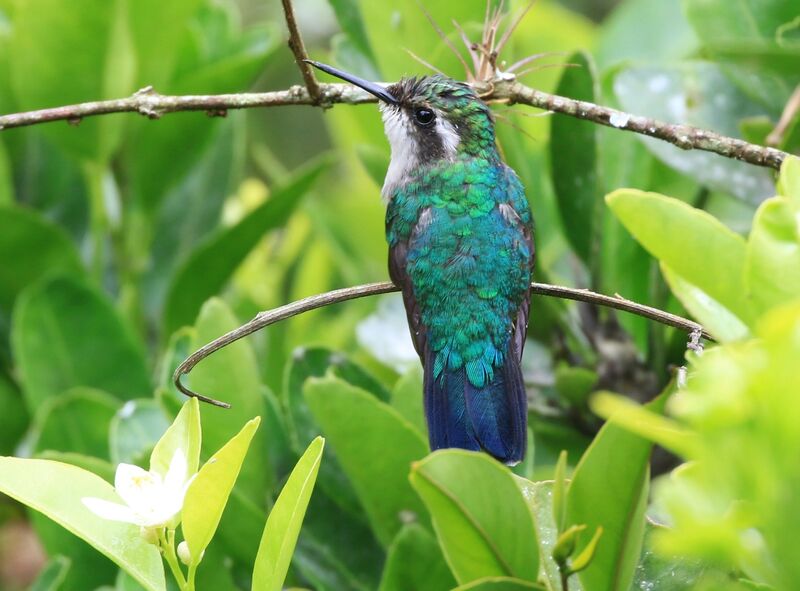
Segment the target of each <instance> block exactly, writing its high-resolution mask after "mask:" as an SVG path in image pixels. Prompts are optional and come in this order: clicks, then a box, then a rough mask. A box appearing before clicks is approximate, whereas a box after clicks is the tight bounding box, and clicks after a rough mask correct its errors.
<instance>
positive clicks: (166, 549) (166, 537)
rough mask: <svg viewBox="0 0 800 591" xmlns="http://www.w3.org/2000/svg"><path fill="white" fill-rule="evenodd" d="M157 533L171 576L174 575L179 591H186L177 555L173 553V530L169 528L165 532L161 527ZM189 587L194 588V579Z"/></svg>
mask: <svg viewBox="0 0 800 591" xmlns="http://www.w3.org/2000/svg"><path fill="white" fill-rule="evenodd" d="M158 535H159V540H160V542H161V553H162V554H163V555H164V560H166V561H167V565H168V566H169V570H170V571H172V576H173V577H175V580H176V581H177V582H178V587H180V589H181V591H188V589H190V588H189V587H187V584H186V578H185V577H184V576H183V571H182V570H181V567H180V564H178V556H177V554H175V530H174V529H171V530H169V532H167V533H166V534H165V533H164V530H163V529H162V530H160V531H159V534H158ZM191 589H194V581H192V587H191Z"/></svg>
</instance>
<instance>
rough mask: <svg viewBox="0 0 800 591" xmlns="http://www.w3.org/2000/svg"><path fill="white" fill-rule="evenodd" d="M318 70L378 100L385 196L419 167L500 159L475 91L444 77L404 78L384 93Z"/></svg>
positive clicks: (352, 78) (487, 116)
mask: <svg viewBox="0 0 800 591" xmlns="http://www.w3.org/2000/svg"><path fill="white" fill-rule="evenodd" d="M309 63H311V64H312V65H314V66H315V67H317V68H319V69H321V70H323V71H325V72H327V73H329V74H331V75H333V76H336V77H337V78H341V79H343V80H346V81H348V82H350V83H352V84H355V85H356V86H359V87H361V88H363V89H364V90H366V91H367V92H369V93H371V94H373V95H375V96H376V97H378V99H379V100H380V109H381V113H382V116H383V126H384V130H385V132H386V137H387V138H388V139H389V144H390V145H391V149H392V159H391V163H390V165H389V170H388V171H387V173H386V181H385V182H384V186H383V194H384V196H386V197H389V196H391V193H392V191H393V189H394V188H396V187H397V186H400V185H402V184H404V183H405V181H406V180H407V179H408V177H409V175H410V173H411V172H412V171H414V170H416V169H418V168H419V167H426V166H430V165H435V164H436V163H438V162H439V161H441V160H452V159H454V158H455V157H456V156H458V155H469V156H475V157H483V158H492V157H496V154H497V152H496V150H495V135H494V120H493V118H492V115H491V112H490V110H489V107H487V106H486V103H484V102H483V101H482V100H481V99H480V98H479V97H478V95H477V94H475V91H474V90H473V89H472V88H470V87H469V86H468V85H466V84H464V83H463V82H457V81H455V80H453V79H451V78H447V77H445V76H441V75H435V76H424V77H419V78H403V79H401V80H400V81H399V82H396V83H395V84H392V85H390V86H388V87H386V88H384V87H382V86H379V85H378V84H375V83H373V82H369V81H366V80H362V79H361V78H358V77H356V76H353V75H351V74H348V73H346V72H342V71H341V70H338V69H336V68H333V67H331V66H327V65H325V64H320V63H318V62H309Z"/></svg>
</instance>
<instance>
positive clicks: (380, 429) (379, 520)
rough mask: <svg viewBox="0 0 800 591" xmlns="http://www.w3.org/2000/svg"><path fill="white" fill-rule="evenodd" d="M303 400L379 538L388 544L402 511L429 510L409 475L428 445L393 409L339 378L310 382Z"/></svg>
mask: <svg viewBox="0 0 800 591" xmlns="http://www.w3.org/2000/svg"><path fill="white" fill-rule="evenodd" d="M304 395H305V399H306V401H307V402H308V406H309V408H310V409H311V411H312V413H313V414H314V417H315V418H316V420H317V422H318V423H319V424H320V426H321V427H322V432H323V433H324V434H325V435H326V436H327V437H328V438H329V439H330V443H331V447H332V448H333V449H334V450H335V451H336V455H337V457H338V458H339V461H340V462H341V464H342V468H343V469H344V471H345V473H346V474H347V475H348V477H349V478H350V481H351V482H352V484H353V487H354V488H355V490H356V493H357V494H358V497H359V499H360V500H361V502H362V504H363V505H364V510H365V511H366V513H367V516H368V517H369V520H370V524H371V525H372V528H373V530H374V531H375V534H376V535H377V537H378V539H379V540H380V541H381V543H383V544H384V545H385V546H388V545H389V544H390V543H391V541H392V538H394V536H395V535H396V534H397V532H398V531H399V530H400V528H401V526H402V524H403V519H404V515H412V514H413V515H416V518H417V519H419V518H422V517H423V516H424V515H425V511H424V509H423V507H422V504H421V503H420V501H419V499H418V498H417V497H416V495H414V492H413V491H412V490H411V486H410V485H409V483H408V479H407V478H406V474H407V473H408V470H409V468H410V466H411V463H412V462H414V461H415V460H418V459H420V458H421V457H423V456H424V455H425V454H426V453H427V451H428V446H427V444H426V442H425V440H424V439H423V438H422V437H421V436H420V434H419V433H418V432H417V431H416V430H415V429H414V428H413V427H412V426H411V425H410V424H409V423H408V422H406V421H405V420H404V419H403V418H402V417H401V416H400V415H399V414H398V413H397V411H395V410H394V409H393V408H391V407H390V406H389V405H387V404H385V403H383V402H381V401H379V400H377V399H376V398H375V397H374V396H372V395H370V394H369V393H367V392H365V391H364V390H362V389H360V388H357V387H355V386H352V385H350V384H349V383H347V382H345V381H343V380H341V379H338V378H335V377H326V378H321V379H313V380H309V381H308V382H306V386H305V390H304Z"/></svg>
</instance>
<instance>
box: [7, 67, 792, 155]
mask: <svg viewBox="0 0 800 591" xmlns="http://www.w3.org/2000/svg"><path fill="white" fill-rule="evenodd" d="M319 89H320V96H319V101H315V100H314V98H313V97H312V96H311V94H310V93H309V91H308V89H307V88H303V87H302V86H292V87H291V88H289V89H287V90H277V91H273V92H262V93H242V94H217V95H189V96H168V95H162V94H159V93H158V92H156V91H155V90H153V89H152V88H151V87H147V88H143V89H142V90H140V91H138V92H136V93H135V94H134V95H133V96H130V97H128V98H123V99H114V100H108V101H94V102H89V103H81V104H77V105H67V106H63V107H55V108H52V109H42V110H39V111H28V112H25V113H15V114H11V115H0V130H4V129H11V128H15V127H24V126H28V125H36V124H39V123H45V122H48V121H68V122H70V123H73V124H74V123H78V122H80V121H81V119H83V118H84V117H92V116H95V115H106V114H108V113H126V112H127V113H139V114H141V115H145V116H147V117H149V118H151V119H158V118H159V117H161V116H162V115H166V114H168V113H175V112H178V111H206V112H207V113H209V114H211V115H219V114H224V113H225V112H227V111H228V110H229V109H248V108H253V107H281V106H287V105H317V104H323V105H333V104H350V105H359V104H363V103H374V102H375V101H376V99H375V97H374V96H372V95H370V94H369V93H367V92H365V91H363V90H361V89H360V88H356V87H355V86H351V85H349V84H319ZM479 90H481V95H482V96H484V98H485V100H487V101H489V102H499V101H505V102H509V103H514V104H519V105H528V106H531V107H536V108H537V109H544V110H545V111H553V112H556V113H560V114H562V115H568V116H570V117H576V118H578V119H584V120H587V121H592V122H594V123H598V124H600V125H605V126H607V127H614V128H616V129H621V130H624V131H631V132H634V133H639V134H643V135H647V136H650V137H655V138H658V139H661V140H664V141H666V142H669V143H671V144H674V145H676V146H678V147H680V148H683V149H684V150H704V151H706V152H714V153H716V154H719V155H721V156H725V157H726V158H735V159H737V160H743V161H744V162H749V163H750V164H755V165H757V166H766V167H769V168H774V169H776V170H778V169H780V166H781V163H782V162H783V160H784V159H785V158H787V157H788V156H789V154H787V153H786V152H783V151H781V150H777V149H775V148H768V147H764V146H758V145H755V144H750V143H748V142H745V141H743V140H740V139H736V138H731V137H726V136H723V135H720V134H718V133H715V132H713V131H708V130H704V129H698V128H696V127H691V126H689V125H681V124H674V123H665V122H663V121H658V120H656V119H651V118H649V117H642V116H639V115H633V114H630V113H625V112H623V111H618V110H617V109H610V108H608V107H602V106H600V105H596V104H594V103H589V102H586V101H577V100H574V99H570V98H566V97H563V96H558V95H554V94H548V93H546V92H542V91H540V90H534V89H533V88H529V87H527V86H525V85H524V84H520V83H518V82H516V81H503V80H500V81H497V82H495V83H493V84H492V85H491V86H490V87H483V88H481V89H479ZM612 122H613V123H612Z"/></svg>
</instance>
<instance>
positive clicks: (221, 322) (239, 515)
mask: <svg viewBox="0 0 800 591" xmlns="http://www.w3.org/2000/svg"><path fill="white" fill-rule="evenodd" d="M238 325H239V321H238V320H237V318H236V317H235V316H234V315H233V313H232V312H231V311H230V309H229V308H228V306H227V305H226V304H225V303H224V302H223V301H221V300H217V299H211V300H209V301H208V302H206V303H205V305H204V306H203V308H202V310H201V311H200V315H199V316H198V318H197V323H196V325H195V331H194V335H193V338H192V343H191V350H196V349H198V348H200V347H201V346H202V345H204V344H205V343H207V342H209V341H211V340H213V339H215V338H216V337H218V336H220V335H221V334H224V333H226V332H228V331H230V330H232V329H234V328H236V327H237V326H238ZM185 382H186V383H187V384H188V385H189V386H190V387H191V388H192V389H194V390H196V391H198V392H203V393H206V394H208V395H210V396H213V397H217V398H219V399H221V400H225V401H227V402H229V403H230V404H231V408H229V409H224V408H217V407H211V406H206V407H205V408H204V409H203V412H202V414H201V425H202V433H203V444H202V451H201V455H202V457H204V458H206V457H209V456H210V455H211V454H212V453H214V452H215V451H216V450H218V449H219V448H221V447H222V446H223V445H225V443H226V442H227V441H228V440H229V439H230V438H231V437H233V436H234V435H235V434H236V433H237V432H238V431H239V429H240V428H241V425H243V424H244V423H246V422H247V421H248V420H249V419H250V418H251V417H255V416H259V417H260V416H263V415H264V412H265V410H264V397H263V396H262V388H263V386H262V384H261V377H260V375H259V367H258V360H257V359H256V356H255V353H254V351H253V347H252V345H251V344H250V343H249V342H248V341H246V340H242V341H239V342H236V343H232V344H231V345H229V346H227V347H225V348H224V349H222V350H221V351H218V352H217V353H215V354H214V355H212V356H211V357H209V358H208V359H206V360H204V361H203V363H201V364H199V365H198V366H197V367H195V368H194V369H193V370H192V373H191V374H190V375H189V376H187V377H186V378H185ZM265 439H266V434H265V433H264V430H263V429H259V431H258V432H257V433H256V434H255V436H254V442H253V445H252V446H251V449H250V452H249V453H248V454H247V458H246V460H245V462H244V465H243V466H242V469H241V474H240V475H239V479H238V480H237V481H236V486H235V487H234V491H233V494H232V495H231V500H230V502H229V503H228V509H227V510H226V511H225V513H224V515H223V517H222V525H221V526H220V528H219V536H220V538H221V539H222V540H224V542H225V544H226V546H227V550H228V552H230V553H231V554H232V555H234V556H236V558H237V560H239V561H241V562H244V563H249V564H252V563H253V561H254V560H255V557H256V552H257V550H258V541H259V540H260V539H261V531H262V529H263V527H262V524H263V523H264V521H265V519H266V513H265V511H264V504H265V494H264V492H265V491H266V490H269V488H270V487H271V479H272V477H273V471H272V467H271V466H270V465H269V461H268V456H267V451H266V444H265Z"/></svg>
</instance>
